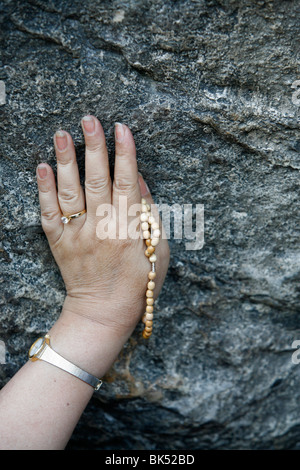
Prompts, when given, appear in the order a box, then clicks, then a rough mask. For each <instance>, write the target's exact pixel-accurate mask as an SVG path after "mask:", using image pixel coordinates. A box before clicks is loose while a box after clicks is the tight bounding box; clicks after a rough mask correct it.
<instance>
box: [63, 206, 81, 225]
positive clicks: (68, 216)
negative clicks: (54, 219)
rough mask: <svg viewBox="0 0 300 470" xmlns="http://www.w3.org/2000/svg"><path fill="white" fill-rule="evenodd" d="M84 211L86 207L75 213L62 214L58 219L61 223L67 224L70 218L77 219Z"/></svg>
mask: <svg viewBox="0 0 300 470" xmlns="http://www.w3.org/2000/svg"><path fill="white" fill-rule="evenodd" d="M85 213H86V209H83V210H82V211H80V212H76V214H70V215H63V216H62V217H61V218H60V220H61V221H62V223H63V224H68V223H69V222H70V220H72V219H78V217H80V216H81V215H82V214H85Z"/></svg>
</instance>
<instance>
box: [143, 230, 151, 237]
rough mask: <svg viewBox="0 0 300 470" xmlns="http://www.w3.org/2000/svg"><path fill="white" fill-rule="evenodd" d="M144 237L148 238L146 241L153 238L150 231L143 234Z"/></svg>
mask: <svg viewBox="0 0 300 470" xmlns="http://www.w3.org/2000/svg"><path fill="white" fill-rule="evenodd" d="M143 237H144V238H146V239H148V238H150V237H151V235H150V232H149V230H145V231H144V232H143Z"/></svg>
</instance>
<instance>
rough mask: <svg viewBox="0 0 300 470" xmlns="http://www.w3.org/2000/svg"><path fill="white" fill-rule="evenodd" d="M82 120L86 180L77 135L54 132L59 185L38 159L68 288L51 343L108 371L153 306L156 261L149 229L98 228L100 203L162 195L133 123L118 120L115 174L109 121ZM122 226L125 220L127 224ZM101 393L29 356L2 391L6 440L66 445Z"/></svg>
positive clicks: (44, 203) (161, 262)
mask: <svg viewBox="0 0 300 470" xmlns="http://www.w3.org/2000/svg"><path fill="white" fill-rule="evenodd" d="M82 129H83V133H84V138H85V144H86V153H85V187H84V188H82V187H81V185H80V180H79V172H78V166H77V162H76V155H75V149H74V144H73V140H72V137H71V136H70V135H69V134H68V133H67V132H65V131H59V132H57V133H56V134H55V136H54V146H55V152H56V157H57V189H56V181H55V177H54V173H53V170H52V169H51V167H50V166H49V165H48V164H46V163H42V164H40V165H39V166H38V168H37V182H38V189H39V199H40V206H41V221H42V226H43V229H44V231H45V234H46V236H47V239H48V242H49V246H50V249H51V251H52V253H53V256H54V258H55V260H56V262H57V264H58V266H59V268H60V271H61V274H62V277H63V280H64V282H65V286H66V291H67V295H66V298H65V301H64V305H63V308H62V311H61V314H60V316H59V318H58V320H57V321H56V323H55V324H54V325H53V327H52V328H51V330H50V331H49V334H50V336H51V346H52V348H53V349H54V350H56V351H57V352H58V353H59V354H61V355H62V356H63V357H65V358H67V359H68V360H69V361H71V362H73V363H74V364H76V365H77V366H79V367H81V368H82V369H84V370H86V371H88V372H90V373H91V374H93V375H95V376H97V377H99V378H100V377H102V376H103V375H104V374H105V373H106V372H107V371H108V370H109V369H110V367H111V365H112V364H113V362H114V361H115V359H116V358H117V356H118V354H119V352H120V350H121V349H122V347H123V345H124V343H125V342H126V341H127V340H128V338H129V337H130V335H131V334H132V332H133V330H134V329H135V327H136V325H137V323H138V322H139V321H140V319H141V316H142V314H143V313H144V311H145V305H146V302H145V289H146V283H147V274H148V272H149V270H150V269H149V267H150V263H149V261H148V260H147V258H146V256H145V254H144V252H145V243H144V240H142V239H141V238H138V239H135V240H133V239H131V238H128V237H127V239H118V238H117V239H114V240H112V239H109V238H107V239H105V240H103V239H102V240H101V239H99V238H98V237H97V224H98V222H99V216H97V208H98V207H99V205H101V204H105V203H106V204H113V206H114V207H115V209H116V211H117V213H118V209H119V204H120V199H119V196H123V197H124V196H125V197H126V200H127V204H128V207H129V206H130V205H131V204H139V203H140V201H141V197H144V198H145V199H146V201H147V202H148V203H149V204H153V200H152V197H151V195H150V193H149V190H148V187H147V185H146V183H145V181H144V180H143V178H142V176H141V175H140V174H139V173H138V168H137V161H136V150H135V143H134V139H133V136H132V134H131V132H130V130H129V128H128V127H127V126H126V125H124V124H118V123H117V124H116V125H115V170H114V178H113V181H111V178H110V172H109V164H108V154H107V147H106V142H105V136H104V132H103V128H102V126H101V124H100V122H99V121H98V119H97V118H96V117H94V116H87V117H85V118H84V119H83V120H82ZM84 207H86V209H87V212H86V213H85V214H83V215H82V216H81V217H79V218H78V219H73V220H71V221H70V222H69V224H67V225H64V224H62V222H61V219H60V218H61V216H62V214H74V213H77V212H79V211H81V210H82V209H83V208H84ZM156 220H157V221H158V217H156ZM130 221H131V219H130V220H129V219H128V221H127V222H128V223H129V222H130ZM123 229H124V227H122V226H120V225H118V227H117V231H118V233H119V230H120V231H122V230H123ZM155 252H156V255H157V262H156V269H157V277H156V279H155V284H156V286H155V290H154V298H156V297H157V296H158V294H159V291H160V289H161V287H162V284H163V281H164V278H165V275H166V272H167V268H168V264H169V247H168V243H167V240H166V239H164V238H163V237H162V239H161V241H160V243H159V245H158V246H157V247H156V250H155ZM154 325H155V323H154ZM153 334H155V328H154V333H153ZM144 341H148V340H144ZM149 341H151V339H150V340H149ZM100 391H101V389H100ZM93 392H94V390H93V388H92V387H91V386H89V385H88V384H86V383H84V382H82V381H81V380H79V379H77V378H76V377H73V376H72V375H70V374H68V373H67V372H65V371H62V370H60V369H58V368H57V367H54V366H53V365H51V364H48V363H45V362H43V361H36V362H31V361H28V362H27V363H26V364H25V365H24V366H23V367H22V368H21V369H20V370H19V371H18V372H17V374H16V375H15V376H14V377H13V378H12V379H11V380H10V381H9V382H8V384H7V385H6V386H5V387H3V389H2V390H1V392H0V449H20V450H21V449H36V450H38V449H45V450H46V449H64V448H65V446H66V444H67V443H68V441H69V439H70V437H71V435H72V432H73V430H74V427H75V426H76V424H77V422H78V420H79V418H80V416H81V414H82V412H83V411H84V409H85V407H86V405H87V403H88V402H89V400H90V398H91V397H92V395H93Z"/></svg>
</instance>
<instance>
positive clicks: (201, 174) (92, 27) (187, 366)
mask: <svg viewBox="0 0 300 470" xmlns="http://www.w3.org/2000/svg"><path fill="white" fill-rule="evenodd" d="M299 13H300V11H299V2H297V1H284V2H282V1H279V0H277V1H258V0H255V1H253V0H241V1H235V0H227V1H226V0H219V1H217V0H210V1H204V0H202V1H200V0H187V1H171V0H129V1H121V0H106V1H99V0H93V1H90V0H86V1H85V2H82V1H79V0H72V1H70V0H66V1H59V0H50V1H46V0H44V1H42V0H27V1H24V0H23V1H20V0H19V1H17V0H15V1H9V0H2V1H1V2H0V21H1V31H0V34H1V39H0V46H1V58H0V80H2V81H3V82H4V83H5V86H6V104H4V105H1V107H0V129H1V146H0V156H1V159H0V165H1V167H0V177H1V185H0V191H1V248H0V257H1V272H2V278H1V295H0V298H1V313H0V339H1V341H4V343H5V348H6V364H3V365H0V381H1V384H2V385H3V384H4V383H5V382H6V381H7V380H8V379H9V378H10V377H11V376H12V375H13V374H14V373H15V372H16V371H17V369H18V368H19V367H20V366H21V364H23V363H24V361H26V354H27V349H28V347H29V346H30V344H31V343H32V342H33V340H34V339H35V338H36V337H37V336H38V335H40V334H41V333H44V332H45V331H46V330H47V329H48V328H49V327H50V326H51V325H52V324H53V322H54V321H55V319H56V318H57V316H58V315H59V312H60V308H61V305H62V302H63V299H64V295H65V293H64V286H63V282H62V280H61V277H60V274H59V271H58V269H57V267H56V265H55V263H54V261H53V259H52V255H51V253H50V251H49V248H48V244H47V241H46V239H45V236H44V234H43V232H42V229H41V226H40V220H39V205H38V197H37V189H36V182H35V167H36V165H37V163H38V162H40V161H47V162H48V163H50V164H52V165H54V164H55V158H54V152H53V146H52V135H53V133H54V132H55V131H56V130H57V129H58V128H60V127H63V128H64V129H66V130H68V131H69V132H70V133H71V134H72V135H73V136H74V139H75V144H76V148H77V152H78V160H79V164H80V167H81V170H83V160H84V145H83V138H82V134H81V130H80V125H79V123H80V119H81V118H82V116H84V115H85V114H87V113H93V114H95V115H97V116H98V117H99V119H100V120H101V122H102V124H103V127H104V129H105V132H106V135H107V141H108V145H109V149H110V153H111V156H113V150H114V149H113V123H114V122H115V121H121V122H125V123H127V124H128V125H129V126H130V128H131V129H132V132H133V134H134V137H135V139H136V144H137V150H138V161H139V168H140V171H141V173H142V174H143V175H144V177H145V178H146V180H147V181H148V183H149V186H150V188H151V191H152V193H153V195H154V198H155V200H156V202H157V203H167V204H170V205H172V204H175V203H177V204H193V205H194V207H195V205H196V204H204V211H205V244H204V246H203V248H202V249H201V250H197V251H188V250H186V247H185V240H174V239H173V238H172V239H171V240H170V246H171V252H172V253H171V262H170V268H169V272H168V277H167V280H166V283H165V285H164V288H163V291H162V293H161V296H160V298H159V301H158V304H157V324H159V327H157V328H156V329H155V334H153V335H152V337H151V340H149V341H148V342H145V341H144V340H143V339H142V338H141V334H140V333H141V331H140V328H139V327H138V328H137V330H136V332H135V333H134V334H133V337H132V338H131V339H130V341H129V342H128V344H127V345H126V346H125V348H124V351H123V353H122V354H121V355H120V358H119V360H118V361H117V362H116V364H115V366H114V367H113V369H112V370H111V371H110V373H109V374H108V376H107V377H106V383H105V384H104V386H103V387H102V389H101V390H100V391H99V392H98V393H97V394H95V396H94V398H93V399H92V401H91V403H90V405H89V406H88V408H87V410H86V412H85V413H84V415H83V416H82V419H81V421H80V423H79V425H78V427H77V429H76V431H75V433H74V436H73V438H72V439H71V441H70V444H69V447H70V448H74V449H87V448H92V449H198V448H205V449H229V448H233V449H237V448H243V449H259V448H268V449H269V448H271V449H298V448H300V444H299V439H300V418H299V389H300V377H299V374H300V364H299V365H297V364H293V362H292V359H291V358H292V353H293V349H292V343H293V341H294V340H297V339H300V329H299V280H300V268H299V262H300V251H299V227H300V225H299V203H298V198H299V191H300V188H299V169H300V158H299V149H300V140H299V110H300V103H299V99H298V95H297V90H296V89H294V88H292V85H293V84H294V86H296V85H297V84H295V81H296V80H297V79H300V77H299V72H298V64H297V60H298V59H299V57H298V51H299ZM299 97H300V96H299ZM2 349H3V348H2ZM99 360H101V358H100V359H99Z"/></svg>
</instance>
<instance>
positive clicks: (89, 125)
mask: <svg viewBox="0 0 300 470" xmlns="http://www.w3.org/2000/svg"><path fill="white" fill-rule="evenodd" d="M81 122H82V126H83V129H84V131H85V132H86V134H88V135H93V134H94V133H95V128H96V126H95V120H94V118H93V116H84V118H83V119H82V121H81Z"/></svg>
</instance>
